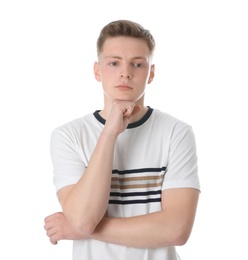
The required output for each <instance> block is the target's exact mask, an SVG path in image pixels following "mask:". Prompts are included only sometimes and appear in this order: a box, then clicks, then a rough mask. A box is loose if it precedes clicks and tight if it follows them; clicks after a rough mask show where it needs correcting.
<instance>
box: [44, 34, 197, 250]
mask: <svg viewBox="0 0 248 260" xmlns="http://www.w3.org/2000/svg"><path fill="white" fill-rule="evenodd" d="M154 70H155V66H154V65H153V64H152V56H151V54H150V52H149V49H148V47H147V45H146V43H145V41H143V40H140V39H136V38H130V37H115V38H109V39H107V41H106V42H105V44H104V46H103V50H102V52H101V53H100V55H99V57H98V62H95V64H94V74H95V78H96V80H97V81H99V82H101V83H102V88H103V93H104V107H103V109H102V110H101V111H100V115H101V116H102V117H103V118H104V119H105V120H106V123H105V126H104V128H103V130H102V133H101V134H100V137H99V139H98V142H97V144H96V147H95V149H94V151H93V154H92V157H91V159H90V161H89V165H88V167H87V169H86V170H85V172H84V174H83V176H82V177H81V179H80V180H79V181H78V183H76V184H74V185H70V186H67V187H64V188H62V189H60V190H59V191H58V193H57V196H58V199H59V202H60V204H61V206H62V212H56V213H54V214H52V215H50V216H48V217H46V218H45V225H44V228H45V230H46V233H47V236H48V237H49V239H50V242H51V243H52V244H57V241H59V240H62V239H70V240H77V239H90V238H92V239H96V240H100V241H104V242H110V243H115V244H120V245H125V246H131V247H140V248H158V247H164V246H175V245H183V244H185V243H186V242H187V240H188V238H189V236H190V233H191V230H192V227H193V223H194V218H195V213H196V209H197V203H198V197H199V191H198V190H196V189H191V188H177V189H168V190H164V191H163V192H162V210H161V211H159V212H156V213H151V214H147V215H141V216H135V217H129V218H112V217H108V216H107V215H106V210H107V206H108V199H109V193H110V185H111V175H112V161H113V155H114V147H115V143H116V140H117V138H118V136H119V134H120V133H122V132H123V131H125V129H126V127H127V125H128V124H129V123H132V122H135V121H138V120H139V119H141V118H142V117H143V116H144V114H145V113H146V111H147V107H146V106H145V105H144V95H145V89H146V86H147V85H148V84H150V83H151V82H152V80H153V78H154ZM99 172H101V175H99V174H98V173H99ZM96 178H97V179H98V180H99V181H98V182H97V183H96V182H95V181H94V180H95V179H96ZM92 194H94V196H92ZM82 198H84V199H83V200H82Z"/></svg>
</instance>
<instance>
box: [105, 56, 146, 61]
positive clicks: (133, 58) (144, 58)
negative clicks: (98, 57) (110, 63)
mask: <svg viewBox="0 0 248 260" xmlns="http://www.w3.org/2000/svg"><path fill="white" fill-rule="evenodd" d="M103 58H104V59H118V60H121V59H122V57H120V56H118V55H108V56H105V57H103ZM131 60H147V58H146V57H144V56H135V57H132V58H131Z"/></svg>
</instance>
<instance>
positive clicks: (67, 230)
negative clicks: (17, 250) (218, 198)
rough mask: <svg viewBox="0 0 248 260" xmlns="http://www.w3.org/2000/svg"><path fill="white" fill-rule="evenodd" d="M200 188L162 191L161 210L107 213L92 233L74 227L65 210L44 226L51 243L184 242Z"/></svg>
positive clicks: (139, 244)
mask: <svg viewBox="0 0 248 260" xmlns="http://www.w3.org/2000/svg"><path fill="white" fill-rule="evenodd" d="M198 197H199V191H198V190H197V189H191V188H178V189H168V190H165V191H163V196H162V198H163V201H162V210H161V211H159V212H155V213H151V214H147V215H141V216H137V217H130V218H109V217H104V218H103V219H102V220H101V222H100V223H99V225H98V226H97V228H96V229H95V232H94V233H93V234H91V236H84V235H82V232H79V231H78V230H77V229H74V228H73V227H72V225H71V224H70V223H69V222H68V221H67V220H66V218H65V215H64V214H63V213H62V212H57V213H54V214H52V215H50V216H48V217H46V218H45V226H44V228H45V230H46V231H47V236H48V237H49V238H50V241H51V243H52V244H54V245H55V244H57V241H59V240H62V239H69V240H79V239H89V238H91V239H96V240H100V241H104V242H109V243H114V244H119V245H125V246H130V247H140V248H142V247H143V248H158V247H165V246H175V245H183V244H185V243H186V242H187V240H188V238H189V236H190V233H191V230H192V227H193V223H194V218H195V213H196V208H197V203H198Z"/></svg>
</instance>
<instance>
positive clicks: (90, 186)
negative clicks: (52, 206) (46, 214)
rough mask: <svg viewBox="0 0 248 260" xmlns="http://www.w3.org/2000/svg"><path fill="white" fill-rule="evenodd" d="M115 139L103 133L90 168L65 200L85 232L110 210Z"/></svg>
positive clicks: (76, 224)
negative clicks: (109, 201)
mask: <svg viewBox="0 0 248 260" xmlns="http://www.w3.org/2000/svg"><path fill="white" fill-rule="evenodd" d="M115 141H116V137H114V136H109V135H108V134H106V133H105V132H104V131H103V132H102V133H101V135H100V137H99V140H98V142H97V145H96V147H95V150H94V152H93V154H92V156H91V159H90V161H89V164H88V166H87V169H86V170H85V172H84V174H83V175H82V177H81V179H80V180H79V181H78V183H77V184H76V185H74V187H73V188H72V189H71V190H70V192H69V193H68V194H67V196H66V198H65V199H64V201H63V203H62V208H63V211H64V213H65V215H66V217H67V218H68V220H69V221H70V222H71V223H72V225H73V226H74V227H75V228H78V229H79V230H83V232H86V233H91V232H92V231H93V230H94V228H95V226H96V225H97V224H98V223H99V221H100V220H101V219H102V217H103V216H104V214H105V212H106V209H107V205H108V200H109V193H110V185H111V176H112V161H113V154H114V145H115Z"/></svg>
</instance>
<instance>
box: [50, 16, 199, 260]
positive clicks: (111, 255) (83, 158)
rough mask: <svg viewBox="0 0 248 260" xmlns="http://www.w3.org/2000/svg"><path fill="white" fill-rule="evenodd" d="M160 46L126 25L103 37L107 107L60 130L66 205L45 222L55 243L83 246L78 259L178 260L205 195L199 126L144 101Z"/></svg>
mask: <svg viewBox="0 0 248 260" xmlns="http://www.w3.org/2000/svg"><path fill="white" fill-rule="evenodd" d="M154 48H155V41H154V38H153V36H152V35H151V34H150V32H149V31H148V30H146V29H144V28H143V27H142V26H141V25H139V24H137V23H134V22H132V21H128V20H118V21H114V22H111V23H109V24H108V25H106V26H105V27H104V28H103V29H102V31H101V33H100V36H99V38H98V41H97V53H98V61H97V62H95V64H94V74H95V78H96V80H97V81H99V82H101V84H102V88H103V92H104V107H103V108H102V110H97V111H95V112H94V113H92V114H89V115H86V116H84V117H83V118H80V119H76V120H74V121H72V122H69V123H67V124H65V125H63V126H60V127H58V128H56V129H55V130H54V131H53V133H52V136H51V158H52V162H53V165H54V184H55V187H56V190H57V196H58V199H59V202H60V204H61V206H62V212H56V213H54V214H52V215H50V216H48V217H46V218H45V230H46V232H47V236H48V237H49V238H50V241H51V243H52V244H57V241H59V240H61V239H70V240H73V260H81V259H87V260H99V259H101V260H102V259H103V260H105V259H106V260H112V259H113V260H119V259H120V260H121V259H129V260H130V259H138V260H162V259H164V260H165V259H166V260H175V259H180V258H179V256H178V255H177V252H176V249H175V246H178V245H183V244H185V243H186V242H187V240H188V238H189V236H190V233H191V230H192V227H193V223H194V218H195V213H196V209H197V203H198V196H199V190H200V186H199V179H198V173H197V155H196V146H195V138H194V134H193V131H192V128H191V126H189V125H188V124H186V123H184V122H182V121H180V120H178V119H176V118H174V117H172V116H170V115H168V114H166V113H164V112H161V111H159V110H157V109H153V108H151V107H149V106H146V105H145V104H144V103H145V102H144V97H145V89H146V86H147V84H150V83H151V82H152V80H153V78H154V71H155V67H154V65H153V64H152V56H153V51H154Z"/></svg>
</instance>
